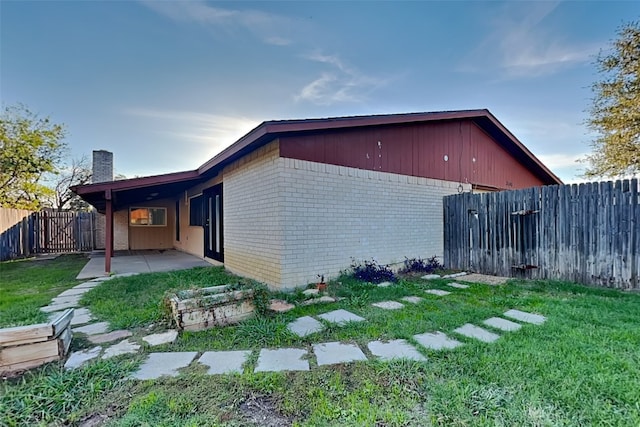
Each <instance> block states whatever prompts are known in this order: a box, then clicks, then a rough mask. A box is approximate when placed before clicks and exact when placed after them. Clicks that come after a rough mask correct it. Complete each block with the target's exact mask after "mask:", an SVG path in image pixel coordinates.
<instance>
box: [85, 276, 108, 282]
mask: <svg viewBox="0 0 640 427" xmlns="http://www.w3.org/2000/svg"><path fill="white" fill-rule="evenodd" d="M111 279H112V277H111V276H103V277H95V278H93V279H91V280H89V283H92V282H98V283H101V282H105V281H107V280H111Z"/></svg>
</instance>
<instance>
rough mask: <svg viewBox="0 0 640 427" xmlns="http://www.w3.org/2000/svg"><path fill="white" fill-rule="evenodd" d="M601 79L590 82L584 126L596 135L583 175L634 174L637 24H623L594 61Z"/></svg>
mask: <svg viewBox="0 0 640 427" xmlns="http://www.w3.org/2000/svg"><path fill="white" fill-rule="evenodd" d="M596 65H597V68H598V72H599V73H600V74H601V76H602V78H601V80H599V81H597V82H595V83H594V84H593V85H592V91H593V93H594V98H593V103H592V105H591V108H590V109H589V113H590V118H589V119H588V120H587V125H588V126H589V128H590V129H592V130H594V131H595V132H596V133H597V134H598V136H597V138H596V139H595V140H594V141H593V142H592V143H591V146H592V148H593V152H592V154H590V155H588V156H587V157H586V159H585V160H586V161H587V162H588V163H589V167H588V169H587V170H586V172H585V176H586V177H597V176H609V177H616V176H624V175H634V174H636V173H638V172H639V171H640V26H639V24H638V22H631V23H628V24H626V25H623V26H622V27H620V29H619V30H618V38H617V39H616V40H614V41H613V42H612V43H611V50H610V52H608V53H607V54H603V53H602V52H601V53H600V55H599V56H598V58H597V60H596Z"/></svg>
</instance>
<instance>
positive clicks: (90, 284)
mask: <svg viewBox="0 0 640 427" xmlns="http://www.w3.org/2000/svg"><path fill="white" fill-rule="evenodd" d="M101 283H102V282H101V281H100V282H84V283H80V284H79V285H76V286H74V287H73V289H87V290H88V289H93V288H95V287H96V286H98V285H100V284H101Z"/></svg>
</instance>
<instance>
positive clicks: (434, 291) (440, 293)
mask: <svg viewBox="0 0 640 427" xmlns="http://www.w3.org/2000/svg"><path fill="white" fill-rule="evenodd" d="M425 292H426V293H428V294H431V295H437V296H439V297H443V296H445V295H449V294H450V293H451V292H448V291H443V290H441V289H427V290H426V291H425Z"/></svg>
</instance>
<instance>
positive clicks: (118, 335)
mask: <svg viewBox="0 0 640 427" xmlns="http://www.w3.org/2000/svg"><path fill="white" fill-rule="evenodd" d="M131 335H133V334H132V333H131V332H129V331H126V330H124V329H120V330H118V331H111V332H108V333H106V334H97V335H90V336H89V341H91V342H92V343H93V344H103V343H107V342H112V341H115V340H119V339H122V338H128V337H130V336H131Z"/></svg>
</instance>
